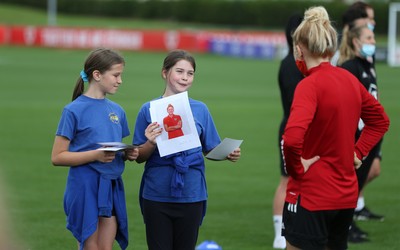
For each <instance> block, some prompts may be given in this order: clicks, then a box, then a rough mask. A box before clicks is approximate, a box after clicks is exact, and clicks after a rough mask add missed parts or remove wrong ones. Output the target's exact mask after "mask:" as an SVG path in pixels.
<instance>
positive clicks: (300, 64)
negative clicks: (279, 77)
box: [296, 60, 308, 76]
mask: <svg viewBox="0 0 400 250" xmlns="http://www.w3.org/2000/svg"><path fill="white" fill-rule="evenodd" d="M296 66H297V68H298V69H299V70H300V72H301V74H302V75H303V76H308V70H307V65H306V61H303V60H296Z"/></svg>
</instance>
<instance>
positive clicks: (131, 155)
mask: <svg viewBox="0 0 400 250" xmlns="http://www.w3.org/2000/svg"><path fill="white" fill-rule="evenodd" d="M124 152H125V159H127V160H129V161H134V160H136V159H137V158H138V156H139V148H138V147H135V148H129V149H125V151H124Z"/></svg>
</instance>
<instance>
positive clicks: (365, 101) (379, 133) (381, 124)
mask: <svg viewBox="0 0 400 250" xmlns="http://www.w3.org/2000/svg"><path fill="white" fill-rule="evenodd" d="M360 91H361V96H362V110H361V119H362V120H363V122H364V124H365V126H364V128H363V130H362V132H361V135H360V137H359V139H358V140H357V142H356V146H355V153H356V154H357V158H358V159H362V158H363V157H364V156H366V155H367V154H368V153H369V151H370V150H371V149H372V147H374V146H375V145H376V144H377V143H378V142H379V140H380V139H381V138H382V137H383V135H384V134H385V133H386V131H387V130H388V129H389V124H390V121H389V117H388V116H387V114H386V112H385V110H384V108H383V106H382V105H381V104H380V103H379V102H378V101H377V100H376V99H375V98H374V97H373V96H372V95H371V94H370V93H369V92H368V91H367V90H366V89H365V88H364V87H363V86H362V85H361V84H360Z"/></svg>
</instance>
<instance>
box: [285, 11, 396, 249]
mask: <svg viewBox="0 0 400 250" xmlns="http://www.w3.org/2000/svg"><path fill="white" fill-rule="evenodd" d="M293 43H294V48H295V59H296V65H297V66H298V68H299V70H300V71H301V72H302V73H303V74H304V75H305V76H306V77H305V78H304V79H303V80H302V81H301V82H300V83H299V84H298V85H297V87H296V90H295V94H294V99H293V103H292V107H291V111H290V116H289V120H288V122H287V125H286V128H285V131H284V134H283V136H282V142H281V144H282V153H283V156H284V161H285V168H286V171H287V172H288V174H289V182H288V186H287V192H286V199H285V206H284V211H283V226H282V235H283V236H285V238H286V241H287V244H286V245H287V249H289V250H290V249H326V248H329V249H347V235H348V231H349V226H350V225H351V222H352V218H353V213H354V208H355V207H356V205H357V197H358V185H357V176H356V172H355V168H358V167H359V166H360V165H361V160H360V159H363V157H365V156H366V155H367V154H368V152H369V151H370V150H371V148H372V147H373V146H374V145H375V144H376V143H377V142H378V141H379V140H380V139H381V138H382V136H383V135H384V134H385V132H386V131H387V130H388V128H389V118H388V116H387V114H386V113H385V111H384V108H383V107H382V105H381V104H380V103H379V102H378V101H377V100H376V99H375V98H374V97H373V96H372V95H370V94H369V93H368V91H367V90H366V89H365V87H364V86H363V85H362V84H361V83H360V82H359V81H358V79H357V78H356V77H354V76H353V75H352V74H351V73H349V72H348V71H346V70H344V69H342V68H339V67H334V66H332V65H331V64H330V59H331V57H332V56H333V54H334V53H335V51H336V48H337V32H336V30H335V29H334V28H333V27H332V25H331V23H330V20H329V15H328V13H327V11H326V9H325V8H324V7H321V6H317V7H312V8H310V9H308V10H306V11H305V13H304V19H303V21H302V23H301V24H300V25H299V27H298V28H297V29H296V30H295V32H294V34H293ZM360 118H362V119H363V121H364V122H365V127H364V129H363V131H362V134H361V136H360V137H359V139H358V140H357V141H355V138H354V134H355V132H356V130H357V125H358V121H359V119H360Z"/></svg>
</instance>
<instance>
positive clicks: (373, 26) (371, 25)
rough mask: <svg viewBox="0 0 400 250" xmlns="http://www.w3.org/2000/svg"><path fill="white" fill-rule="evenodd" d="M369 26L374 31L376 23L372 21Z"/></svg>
mask: <svg viewBox="0 0 400 250" xmlns="http://www.w3.org/2000/svg"><path fill="white" fill-rule="evenodd" d="M367 26H368V29H370V30H372V31H374V29H375V25H373V24H372V23H368V24H367Z"/></svg>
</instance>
